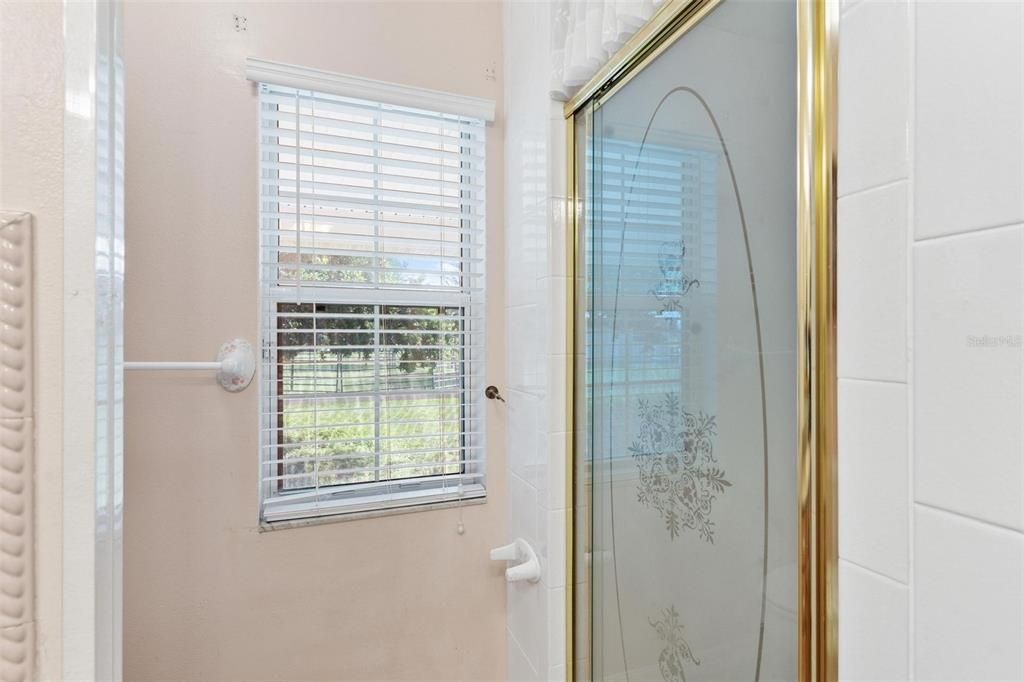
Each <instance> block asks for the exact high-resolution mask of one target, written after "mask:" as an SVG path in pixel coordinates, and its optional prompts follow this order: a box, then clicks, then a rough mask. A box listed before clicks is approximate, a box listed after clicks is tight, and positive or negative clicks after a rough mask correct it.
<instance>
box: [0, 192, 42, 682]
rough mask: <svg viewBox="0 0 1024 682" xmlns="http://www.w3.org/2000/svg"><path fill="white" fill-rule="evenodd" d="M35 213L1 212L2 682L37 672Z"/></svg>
mask: <svg viewBox="0 0 1024 682" xmlns="http://www.w3.org/2000/svg"><path fill="white" fill-rule="evenodd" d="M31 263H32V218H31V216H30V215H29V214H27V213H5V212H0V680H2V681H3V682H8V681H15V680H28V679H31V677H32V664H33V661H34V653H35V644H34V640H35V614H34V613H33V598H34V595H33V574H34V566H33V557H32V547H33V537H32V533H33V520H32V493H33V490H32V465H33V462H32V442H33V420H32V314H31V313H32V311H31V308H32V271H31Z"/></svg>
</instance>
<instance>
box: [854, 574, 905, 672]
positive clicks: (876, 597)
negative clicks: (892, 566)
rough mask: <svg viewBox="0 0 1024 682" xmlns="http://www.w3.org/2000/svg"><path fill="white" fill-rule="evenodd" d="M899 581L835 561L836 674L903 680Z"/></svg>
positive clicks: (902, 600) (902, 602) (902, 603)
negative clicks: (839, 628) (838, 632)
mask: <svg viewBox="0 0 1024 682" xmlns="http://www.w3.org/2000/svg"><path fill="white" fill-rule="evenodd" d="M909 598H910V595H909V589H908V588H907V586H906V585H905V584H903V583H900V582H896V581H894V580H890V579H888V578H886V577H885V576H882V575H879V574H877V573H874V572H872V571H868V570H866V569H864V568H861V567H859V566H855V565H854V564H851V563H848V562H846V561H843V562H841V563H840V564H839V613H840V618H841V623H840V624H841V626H842V637H841V640H840V645H839V678H840V679H842V680H880V681H881V680H885V681H886V682H888V681H890V680H905V679H907V663H908V657H907V649H908V646H909V636H908V634H907V626H908V625H909V623H908V619H907V603H908V600H909Z"/></svg>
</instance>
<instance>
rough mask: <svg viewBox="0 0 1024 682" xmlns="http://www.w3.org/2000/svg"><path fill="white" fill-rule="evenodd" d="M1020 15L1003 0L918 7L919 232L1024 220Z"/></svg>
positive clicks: (938, 232) (1015, 5)
mask: <svg viewBox="0 0 1024 682" xmlns="http://www.w3.org/2000/svg"><path fill="white" fill-rule="evenodd" d="M856 11H860V10H856ZM1021 12H1022V6H1021V3H1019V2H1004V1H1001V0H996V1H984V2H982V1H975V2H920V3H917V5H916V14H917V34H916V44H917V58H916V68H917V87H916V93H917V100H916V104H915V112H916V118H917V123H916V128H915V142H914V146H915V157H916V158H915V159H914V174H915V187H916V197H915V202H916V203H915V216H916V232H915V234H916V236H917V238H918V239H920V238H924V237H932V236H936V235H941V234H951V233H954V232H963V231H966V230H972V229H976V228H979V227H989V226H992V225H1003V224H1007V223H1014V222H1019V221H1020V220H1021V219H1022V217H1024V161H1022V155H1021V144H1022V135H1021V128H1022V126H1021V120H1022V118H1024V107H1022V96H1021V82H1022V73H1024V72H1022V63H1021V62H1022V59H1021V55H1022V47H1021V46H1022V43H1024V41H1022V36H1021Z"/></svg>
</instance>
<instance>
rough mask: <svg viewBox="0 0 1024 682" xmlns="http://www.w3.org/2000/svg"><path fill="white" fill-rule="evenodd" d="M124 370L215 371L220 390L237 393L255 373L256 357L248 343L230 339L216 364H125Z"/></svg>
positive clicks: (219, 354) (221, 348)
mask: <svg viewBox="0 0 1024 682" xmlns="http://www.w3.org/2000/svg"><path fill="white" fill-rule="evenodd" d="M124 368H125V369H131V370H150V371H153V370H156V371H183V370H216V372H217V382H218V383H219V384H220V385H221V388H223V389H224V390H225V391H229V392H231V393H238V392H239V391H243V390H245V387H246V386H248V385H249V383H250V382H251V381H252V377H253V375H254V374H255V373H256V355H255V353H253V350H252V344H250V343H249V342H248V341H246V340H245V339H232V340H231V341H226V342H225V343H224V345H222V346H221V347H220V352H218V353H217V361H216V362H126V363H124Z"/></svg>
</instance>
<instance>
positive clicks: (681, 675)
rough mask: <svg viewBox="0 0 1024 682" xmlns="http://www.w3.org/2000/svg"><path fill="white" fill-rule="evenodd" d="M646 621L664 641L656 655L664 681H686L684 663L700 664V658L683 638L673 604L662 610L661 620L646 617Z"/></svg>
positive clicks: (677, 613)
mask: <svg viewBox="0 0 1024 682" xmlns="http://www.w3.org/2000/svg"><path fill="white" fill-rule="evenodd" d="M647 622H648V623H650V624H651V627H653V628H654V630H655V631H656V632H657V633H658V638H659V639H660V640H661V641H662V642H664V643H665V647H664V648H663V649H662V650H661V655H660V656H659V657H658V669H659V670H660V671H661V676H662V678H664V680H665V682H686V674H685V665H684V664H685V663H687V662H690V663H693V664H694V665H700V659H698V658H697V657H696V656H694V655H693V651H692V650H691V649H690V645H689V644H687V642H686V640H685V639H683V625H682V624H681V623H680V622H679V612H678V611H676V607H675V605H672V606H669V607H668V608H667V609H664V610H663V611H662V618H661V620H651V619H648V621H647Z"/></svg>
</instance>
